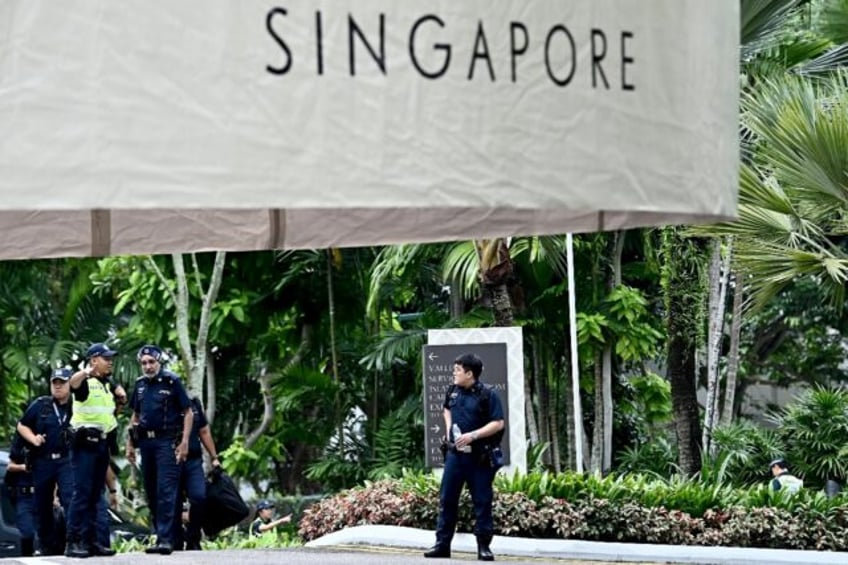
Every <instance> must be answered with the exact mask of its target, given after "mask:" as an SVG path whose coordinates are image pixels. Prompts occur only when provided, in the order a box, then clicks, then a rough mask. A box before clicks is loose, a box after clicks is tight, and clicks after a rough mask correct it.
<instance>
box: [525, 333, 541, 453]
mask: <svg viewBox="0 0 848 565" xmlns="http://www.w3.org/2000/svg"><path fill="white" fill-rule="evenodd" d="M530 346H531V348H532V349H531V351H530V355H531V360H532V367H533V371H532V374H526V373H525V377H524V407H525V409H524V411H525V418H526V419H527V437H528V439H529V440H530V443H531V444H533V445H538V444H539V442H540V437H539V436H540V431H539V427H538V426H537V424H536V408H535V406H534V402H533V387H531V386H530V382H531V380H530V379H531V378H532V379H533V382H536V383H537V382H538V378H539V377H538V372H539V358H538V356H539V352H538V345H537V344H536V343H535V342H532V341H531V343H530ZM538 391H539V389H538V387H537V388H536V392H537V394H536V398H537V399H538V400H541V398H540V397H539V395H538ZM539 414H540V415H541V410H539Z"/></svg>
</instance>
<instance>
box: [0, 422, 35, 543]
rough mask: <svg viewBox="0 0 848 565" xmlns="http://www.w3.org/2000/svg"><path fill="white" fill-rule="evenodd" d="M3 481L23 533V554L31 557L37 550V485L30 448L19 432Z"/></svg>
mask: <svg viewBox="0 0 848 565" xmlns="http://www.w3.org/2000/svg"><path fill="white" fill-rule="evenodd" d="M3 481H4V483H5V486H6V491H7V492H8V493H9V497H10V499H11V501H12V504H13V505H14V507H15V525H16V526H17V528H18V531H19V532H20V534H21V555H22V556H24V557H29V556H31V555H32V554H33V552H34V551H35V494H34V493H35V487H34V483H33V479H32V469H31V467H30V463H29V448H28V447H27V443H26V441H25V440H24V439H23V438H22V437H21V435H20V434H17V433H16V434H15V437H14V439H13V440H12V446H11V448H10V449H9V465H8V467H6V476H5V477H4V479H3Z"/></svg>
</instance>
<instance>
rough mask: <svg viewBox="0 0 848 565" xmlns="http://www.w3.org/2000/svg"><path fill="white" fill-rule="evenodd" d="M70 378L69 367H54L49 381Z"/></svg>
mask: <svg viewBox="0 0 848 565" xmlns="http://www.w3.org/2000/svg"><path fill="white" fill-rule="evenodd" d="M70 378H71V370H70V369H65V368H62V369H54V370H53V372H52V373H51V374H50V382H51V383H52V382H53V381H67V380H68V379H70Z"/></svg>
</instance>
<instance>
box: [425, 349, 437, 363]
mask: <svg viewBox="0 0 848 565" xmlns="http://www.w3.org/2000/svg"><path fill="white" fill-rule="evenodd" d="M427 358H428V359H429V360H430V361H433V360H435V359H438V358H439V356H438V355H436V354H435V353H433V352H432V351H431V352H430V353H429V355H427Z"/></svg>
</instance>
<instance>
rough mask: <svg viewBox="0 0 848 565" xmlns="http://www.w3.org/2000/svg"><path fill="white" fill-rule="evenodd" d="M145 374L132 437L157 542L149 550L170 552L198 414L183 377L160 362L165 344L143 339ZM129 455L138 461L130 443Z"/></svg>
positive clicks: (136, 397) (136, 394) (135, 397)
mask: <svg viewBox="0 0 848 565" xmlns="http://www.w3.org/2000/svg"><path fill="white" fill-rule="evenodd" d="M137 359H138V362H139V363H140V364H141V369H142V372H143V373H144V375H143V376H141V377H139V378H138V379H137V380H136V383H135V389H134V390H133V393H132V396H131V397H130V406H131V407H132V410H133V415H132V421H131V423H130V424H131V429H130V437H131V438H133V437H135V438H136V440H135V441H136V442H137V443H138V447H139V451H141V468H142V473H143V475H144V490H145V492H146V493H147V502H148V504H149V506H150V510H151V513H152V515H153V519H154V522H155V525H156V545H154V546H151V547H148V548H147V549H145V552H147V553H159V554H162V555H168V554H170V553H171V552H172V551H173V550H174V540H173V529H174V513H175V511H176V507H177V490H178V489H179V485H180V473H181V470H182V465H183V463H184V462H185V460H186V457H187V456H188V443H189V435H190V434H191V427H192V423H193V420H194V413H193V412H192V411H191V409H190V408H191V403H190V401H189V399H188V394H187V393H186V390H185V388H184V387H183V384H182V382H181V381H180V378H179V377H178V376H177V375H175V374H174V373H172V372H170V371H168V370H165V369H163V368H162V361H163V357H162V349H161V348H160V347H158V346H156V345H145V346H144V347H142V348H141V349H140V350H139V351H138V355H137ZM126 454H127V459H129V461H130V463H135V448H134V446H133V445H132V443H131V442H130V443H128V445H127V453H126Z"/></svg>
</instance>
